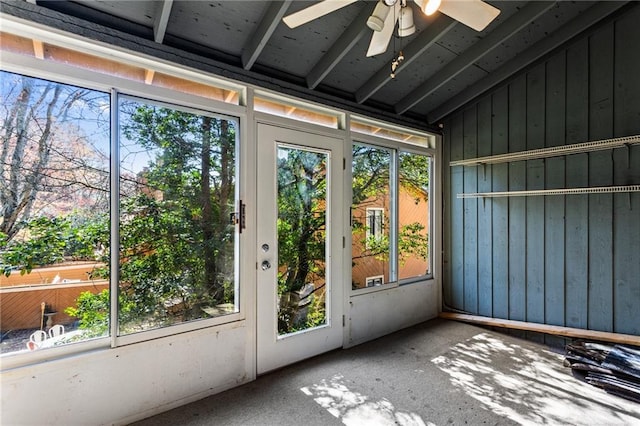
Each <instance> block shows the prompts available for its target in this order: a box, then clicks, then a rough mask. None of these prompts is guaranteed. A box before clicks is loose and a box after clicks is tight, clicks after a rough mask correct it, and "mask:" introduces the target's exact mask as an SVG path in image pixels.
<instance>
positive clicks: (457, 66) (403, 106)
mask: <svg viewBox="0 0 640 426" xmlns="http://www.w3.org/2000/svg"><path fill="white" fill-rule="evenodd" d="M555 4H556V3H555V2H553V1H551V2H550V1H533V2H529V3H527V5H526V6H524V7H523V8H522V9H521V10H520V11H519V12H517V13H515V14H513V15H512V16H510V17H509V19H507V20H506V21H504V22H503V23H502V24H500V25H499V26H497V27H496V28H495V29H494V30H493V31H491V32H490V33H488V34H487V35H486V36H485V37H484V38H483V39H481V40H479V41H478V42H477V43H475V44H474V45H473V46H471V47H469V48H468V49H467V50H465V51H464V52H463V53H462V54H461V55H460V56H458V57H456V58H455V59H453V60H452V61H450V62H449V63H448V64H446V65H445V66H444V67H442V68H441V69H440V71H438V72H437V73H436V74H435V75H433V76H432V77H431V78H429V79H428V80H427V81H425V82H424V83H423V84H422V85H420V86H419V87H418V88H417V89H416V90H414V91H412V92H411V93H410V94H408V95H407V96H405V97H404V98H402V99H401V100H400V101H399V102H398V103H397V104H396V105H395V107H394V108H395V111H396V112H397V113H398V114H404V113H405V112H407V111H408V110H409V109H411V108H412V107H414V106H415V105H416V104H418V103H419V102H420V101H422V100H423V99H424V98H426V97H427V96H429V95H430V94H432V93H433V92H435V91H436V90H438V89H439V88H440V87H442V86H443V85H445V84H446V83H447V82H449V81H450V80H451V79H453V78H454V77H455V76H457V75H458V74H460V73H461V72H462V71H464V70H465V69H467V68H468V67H470V66H471V65H473V64H474V63H476V62H477V61H478V60H480V58H482V57H484V56H485V55H487V54H488V53H490V52H491V51H492V50H493V49H495V48H496V47H498V46H500V44H501V43H504V42H505V41H506V40H508V39H509V38H511V37H512V36H514V35H515V34H517V33H518V32H519V31H520V30H522V29H523V28H525V27H526V26H527V25H529V24H530V23H531V22H532V21H533V20H535V19H536V18H538V17H539V16H541V15H543V14H544V13H545V12H547V11H548V10H549V9H550V8H552V7H554V6H555Z"/></svg>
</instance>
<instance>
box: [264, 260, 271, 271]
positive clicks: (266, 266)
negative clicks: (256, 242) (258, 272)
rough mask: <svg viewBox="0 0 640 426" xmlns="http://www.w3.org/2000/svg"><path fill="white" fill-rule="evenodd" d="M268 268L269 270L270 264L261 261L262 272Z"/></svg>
mask: <svg viewBox="0 0 640 426" xmlns="http://www.w3.org/2000/svg"><path fill="white" fill-rule="evenodd" d="M269 268H271V263H269V261H268V260H263V261H262V270H263V271H266V270H267V269H269Z"/></svg>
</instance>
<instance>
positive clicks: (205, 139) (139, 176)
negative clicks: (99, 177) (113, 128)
mask: <svg viewBox="0 0 640 426" xmlns="http://www.w3.org/2000/svg"><path fill="white" fill-rule="evenodd" d="M119 114H120V115H119V117H120V134H119V136H120V226H119V230H120V256H121V258H120V282H119V295H118V304H119V312H118V314H119V316H118V321H119V330H118V331H119V334H120V335H123V334H130V333H134V332H137V331H144V330H148V329H153V328H158V327H165V326H170V325H173V324H178V323H183V322H186V321H192V320H199V319H205V318H209V317H215V316H219V315H224V314H228V313H232V312H237V310H238V304H237V300H238V294H237V287H236V283H237V280H236V276H235V269H236V268H235V262H236V256H235V252H236V250H235V246H236V234H235V232H236V230H235V225H233V224H232V223H231V221H230V215H231V213H233V212H234V210H235V204H236V203H235V197H236V195H235V194H236V166H235V165H236V160H235V159H236V145H237V144H236V129H237V123H235V122H234V121H231V120H228V119H226V118H218V117H212V116H209V115H205V114H204V113H203V114H197V113H194V112H187V111H183V110H180V109H177V108H175V107H172V106H167V105H157V104H151V103H147V102H144V101H142V100H139V99H134V98H129V97H121V98H120V99H119Z"/></svg>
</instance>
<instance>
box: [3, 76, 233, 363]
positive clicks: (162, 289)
mask: <svg viewBox="0 0 640 426" xmlns="http://www.w3.org/2000/svg"><path fill="white" fill-rule="evenodd" d="M1 77H2V78H1V80H0V81H1V86H0V90H1V97H2V102H1V104H0V111H1V113H2V115H1V117H0V119H1V121H0V125H1V129H0V131H1V136H0V138H1V141H2V145H1V146H0V167H1V170H0V208H1V211H0V272H1V275H0V315H1V318H0V324H1V325H2V342H1V346H0V348H1V349H2V355H5V354H14V353H22V352H32V351H39V350H44V349H48V348H53V347H60V346H67V345H68V344H72V343H77V342H83V341H87V340H90V339H95V338H100V337H106V336H108V335H109V334H110V330H113V324H116V325H117V328H116V330H117V334H118V335H127V334H132V333H135V332H139V331H146V330H151V329H157V328H161V327H166V326H171V325H176V324H180V323H185V322H189V321H193V320H204V319H207V318H212V317H219V316H223V315H226V314H230V313H234V312H238V310H239V302H238V300H239V292H238V280H237V275H238V272H237V271H238V270H239V268H238V265H237V257H238V256H237V253H238V250H239V247H238V239H237V236H236V232H237V226H236V224H235V221H234V220H231V219H232V218H233V214H234V212H235V211H236V206H237V201H236V200H237V198H238V197H237V169H238V167H237V163H236V161H237V155H236V152H237V147H238V143H237V129H238V122H237V119H231V118H228V117H221V116H217V115H215V114H211V113H208V112H204V111H197V110H192V109H187V108H183V107H176V106H171V105H167V104H159V103H154V102H151V101H145V100H140V99H138V98H133V97H129V96H124V95H117V96H118V101H117V105H118V108H117V111H111V101H112V99H111V96H112V95H110V94H109V93H105V92H101V91H96V90H91V89H87V88H83V87H77V86H73V85H68V84H63V83H57V82H52V81H46V80H42V79H38V78H33V77H27V76H23V75H19V74H15V73H9V72H1ZM114 113H115V114H114ZM112 116H116V117H117V119H116V120H115V121H112V119H111V117H112ZM113 122H116V123H118V127H117V128H115V127H112V123H113ZM113 135H115V136H116V138H115V139H114V140H116V141H117V148H115V147H113V146H112V143H113V142H112V136H113ZM114 152H117V155H118V157H117V164H119V167H118V168H117V169H112V168H111V164H112V163H113V161H112V157H113V156H114ZM114 173H117V176H118V179H117V180H116V182H118V185H117V188H113V187H111V185H110V182H114V180H113V179H112V174H114ZM113 200H115V201H116V204H115V205H116V206H118V209H117V211H116V212H112V211H110V209H111V206H113V205H114V204H113ZM114 213H115V214H114ZM114 235H117V236H118V239H117V241H115V243H117V244H115V243H114V241H113V240H112V238H113V236H114ZM114 253H116V255H115V256H113V254H114ZM112 257H113V259H112ZM114 263H115V264H114ZM114 270H115V271H117V276H118V278H119V279H118V282H117V283H115V282H113V279H112V278H113V277H114V275H113V272H114ZM114 289H117V291H113V290H114ZM114 299H115V300H117V303H114ZM112 306H117V311H116V312H114V311H112V310H111V307H112Z"/></svg>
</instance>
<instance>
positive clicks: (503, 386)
mask: <svg viewBox="0 0 640 426" xmlns="http://www.w3.org/2000/svg"><path fill="white" fill-rule="evenodd" d="M563 358H564V357H563V356H562V355H560V354H557V353H553V352H550V351H546V350H542V351H540V350H536V351H534V350H531V349H528V348H526V347H523V346H520V345H517V344H513V343H506V342H504V341H502V340H500V339H499V338H497V337H494V336H493V335H491V334H488V333H481V334H478V335H476V336H474V337H472V338H471V339H469V340H467V341H466V342H463V343H459V344H457V345H455V346H454V347H453V348H452V349H451V350H450V351H449V352H448V353H446V354H445V355H442V356H439V357H437V358H434V359H432V360H431V361H432V362H433V363H434V364H435V365H437V366H438V368H440V369H441V370H442V371H444V372H446V373H448V374H449V375H450V376H451V378H450V379H451V382H452V383H453V385H454V386H457V387H459V388H461V389H463V390H464V391H465V392H466V393H467V395H469V396H471V397H473V398H475V399H477V400H478V401H480V402H482V403H483V404H484V405H485V406H486V407H487V408H488V409H490V410H491V411H493V412H494V413H496V414H499V415H502V416H505V417H508V418H509V419H511V420H513V421H515V422H517V423H519V424H522V425H539V424H555V425H560V424H562V425H631V424H640V405H639V404H635V403H633V402H631V401H627V400H625V399H622V398H619V397H616V396H613V395H609V394H607V393H606V392H604V391H603V390H601V389H599V388H596V387H593V386H591V385H589V384H587V383H584V382H581V381H580V380H578V379H576V378H574V377H573V376H572V375H571V370H570V369H568V368H567V367H564V366H563Z"/></svg>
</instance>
